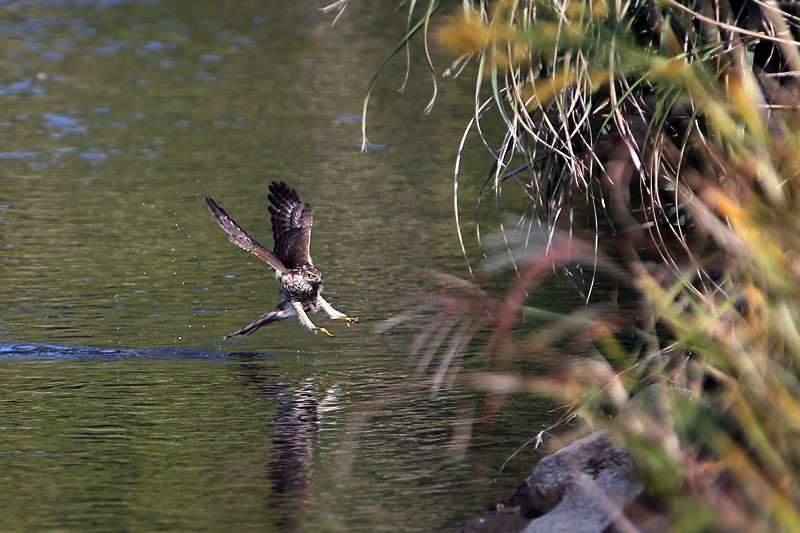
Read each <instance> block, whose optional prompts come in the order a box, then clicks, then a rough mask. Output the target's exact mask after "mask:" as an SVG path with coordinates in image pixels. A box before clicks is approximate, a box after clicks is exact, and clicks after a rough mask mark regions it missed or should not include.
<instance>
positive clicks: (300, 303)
mask: <svg viewBox="0 0 800 533" xmlns="http://www.w3.org/2000/svg"><path fill="white" fill-rule="evenodd" d="M269 190H270V193H271V194H270V195H269V201H270V202H271V203H272V205H271V206H269V212H270V215H271V216H272V236H273V239H274V241H275V244H274V247H273V249H272V251H270V250H268V249H267V248H265V247H264V246H262V245H261V244H259V243H258V241H256V240H255V239H253V238H252V237H250V236H249V235H248V234H247V232H245V231H244V230H243V229H242V228H241V227H240V226H239V225H238V224H237V223H236V222H234V220H233V219H232V218H231V217H230V216H228V214H227V213H226V212H225V210H223V209H222V208H221V207H220V206H218V205H217V204H216V202H214V200H212V199H211V198H208V197H207V196H206V195H203V198H204V199H205V201H206V205H207V206H208V208H209V210H211V213H212V214H213V215H214V218H215V219H216V221H217V223H218V224H219V225H220V227H221V228H222V229H223V230H225V233H226V234H227V235H228V239H229V240H230V241H231V242H232V243H234V244H235V245H237V246H239V247H240V248H243V249H245V250H247V251H248V252H251V253H253V254H255V255H257V256H258V257H260V258H261V259H263V260H264V261H266V262H267V264H269V265H270V266H271V267H272V268H274V269H275V271H276V277H277V278H278V279H280V280H281V283H282V287H281V290H280V295H281V296H282V297H283V298H284V301H283V302H281V303H280V305H278V306H277V307H276V308H275V309H272V310H271V311H268V312H267V313H264V314H263V315H261V316H260V317H258V318H257V319H255V320H254V321H253V322H251V323H250V324H248V325H246V326H245V327H243V328H242V329H240V330H238V331H234V332H233V333H231V334H230V335H228V336H227V337H226V338H228V337H233V336H234V335H244V334H247V333H251V332H253V331H255V330H256V329H258V328H260V327H261V326H264V325H266V324H269V323H271V322H275V321H278V320H283V319H285V318H289V317H292V316H296V317H297V318H298V319H299V320H300V323H301V324H303V325H304V326H305V327H306V328H307V329H308V330H309V331H311V332H312V333H317V332H318V331H322V332H323V333H325V334H326V335H328V336H330V337H333V335H331V333H330V332H329V331H328V330H327V329H325V328H318V327H317V326H315V325H314V323H313V322H312V321H311V319H310V318H309V317H308V313H309V312H315V313H316V312H317V311H319V310H322V311H324V312H325V313H326V314H327V315H328V316H329V317H330V318H332V319H335V320H344V321H345V322H346V323H347V325H348V327H349V326H350V323H351V322H357V321H358V318H350V317H348V316H347V315H345V314H344V313H342V312H340V311H337V310H336V309H334V308H333V306H331V305H330V304H329V303H328V302H327V301H325V299H324V298H323V297H322V294H321V292H322V274H321V273H320V271H319V269H317V268H316V267H315V266H314V262H313V261H312V260H311V253H310V245H311V226H312V224H313V220H314V213H313V210H312V209H311V206H310V205H309V204H303V201H302V200H301V198H300V195H299V194H298V193H297V191H295V190H294V189H292V188H291V187H289V186H288V185H286V183H284V182H282V181H281V182H274V181H273V182H272V184H271V185H270V186H269Z"/></svg>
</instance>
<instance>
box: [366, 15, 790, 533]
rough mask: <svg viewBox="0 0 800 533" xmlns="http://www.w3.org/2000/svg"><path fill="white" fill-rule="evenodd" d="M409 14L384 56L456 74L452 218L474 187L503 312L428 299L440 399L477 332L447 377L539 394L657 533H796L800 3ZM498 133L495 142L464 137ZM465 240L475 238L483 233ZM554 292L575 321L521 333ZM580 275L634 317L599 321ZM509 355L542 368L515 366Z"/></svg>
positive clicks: (605, 312) (466, 290) (463, 298)
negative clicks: (445, 56) (601, 439)
mask: <svg viewBox="0 0 800 533" xmlns="http://www.w3.org/2000/svg"><path fill="white" fill-rule="evenodd" d="M410 7H411V16H410V17H409V26H408V27H409V34H408V37H407V39H405V40H404V41H403V42H401V43H400V45H399V46H398V49H396V50H395V51H394V52H393V53H392V56H390V58H391V57H393V56H394V55H395V54H396V53H397V52H398V51H399V50H402V49H403V47H404V46H405V45H407V44H408V41H409V40H410V39H411V38H412V37H414V36H415V35H421V36H424V38H425V43H426V50H427V49H428V47H429V46H430V47H432V46H438V47H441V48H442V49H444V50H445V51H446V52H447V53H449V54H450V56H451V58H452V59H453V63H452V65H450V66H449V68H448V69H447V73H449V74H458V73H461V74H462V76H466V74H464V72H467V73H469V72H474V73H475V77H474V79H472V80H471V81H467V80H462V82H463V83H474V84H475V87H476V93H475V108H474V115H473V117H472V120H471V121H470V123H469V124H468V125H467V126H466V130H465V135H464V138H462V140H461V144H460V146H459V145H458V140H454V152H456V153H457V157H456V162H455V172H454V183H455V194H456V196H457V200H456V205H457V206H458V205H460V202H462V201H463V198H460V199H459V198H458V195H459V194H460V190H461V188H462V184H463V183H464V181H465V180H475V179H478V180H480V181H479V183H480V191H481V192H480V195H479V198H476V199H475V201H476V202H480V201H484V202H486V201H488V200H491V202H492V203H494V205H495V206H496V209H497V215H498V216H497V218H496V220H497V221H498V222H497V224H496V227H494V228H492V229H493V230H494V232H496V233H498V234H500V235H501V239H500V240H501V242H502V246H501V247H500V250H501V251H499V252H495V254H496V255H503V256H504V257H506V259H507V263H508V264H509V265H511V267H512V269H513V272H515V274H516V281H515V282H514V283H513V284H512V286H511V288H510V289H509V290H508V292H507V294H506V295H505V297H504V298H502V299H492V298H491V297H489V296H488V295H487V294H486V293H484V292H482V291H481V290H480V289H479V288H478V287H477V285H476V284H474V283H472V282H469V283H468V282H463V285H462V288H461V289H460V290H461V291H462V294H461V295H460V296H455V297H453V296H448V297H447V298H445V297H442V298H441V299H436V298H431V299H428V300H427V301H428V305H429V306H431V307H432V308H434V309H435V308H436V307H437V305H439V308H438V312H439V313H440V314H441V316H445V317H449V318H447V319H442V320H441V321H440V324H441V328H439V329H438V330H436V331H437V332H438V333H437V334H436V335H430V338H428V339H422V340H421V341H420V343H421V344H423V343H425V342H428V343H431V342H433V343H434V345H433V346H434V347H441V350H440V352H442V353H441V355H442V357H443V363H442V365H441V366H440V367H439V370H437V371H436V372H433V373H432V375H434V378H435V379H436V380H438V381H437V382H436V386H441V385H442V383H446V381H447V379H445V378H447V377H448V376H450V378H448V379H452V374H448V368H449V369H450V370H453V369H452V367H450V363H451V362H452V361H455V360H457V359H458V353H459V351H460V350H462V349H463V347H464V346H465V345H466V343H468V342H469V340H470V339H473V338H474V335H475V334H476V333H477V332H478V331H480V330H481V328H489V329H490V331H491V334H490V335H489V336H488V340H484V341H483V343H484V346H483V349H484V351H485V353H486V357H487V360H488V361H489V364H488V366H487V370H486V371H485V372H482V373H472V374H467V373H462V374H461V376H460V377H461V379H466V380H469V381H470V382H472V383H474V384H475V385H476V386H478V387H480V388H483V389H485V390H486V391H488V392H489V393H490V394H493V395H496V397H497V398H502V397H504V395H507V394H509V393H512V392H519V391H530V392H534V393H546V394H549V395H550V396H552V397H555V398H557V399H558V400H559V401H560V402H561V403H563V404H565V405H568V406H569V407H568V409H567V415H568V416H565V418H569V416H571V415H572V414H575V413H579V414H580V416H581V418H582V420H583V421H584V424H583V425H582V426H581V427H592V428H594V429H598V428H606V429H608V430H610V431H611V432H612V433H613V434H614V435H616V437H617V438H618V439H619V441H620V442H621V443H622V444H623V445H624V447H625V448H626V449H627V450H629V451H630V452H631V453H632V454H633V455H634V457H635V458H636V463H637V465H638V467H639V473H640V474H641V476H642V478H643V479H644V480H645V482H646V487H647V493H648V495H649V496H650V497H651V498H653V501H654V502H658V506H659V508H660V510H661V511H662V512H663V514H665V515H666V516H668V517H669V518H668V519H669V521H670V524H671V526H672V528H674V529H675V530H680V531H692V530H698V531H699V530H708V529H709V528H711V529H714V528H717V529H724V530H748V531H749V530H764V529H769V530H772V529H776V530H795V529H800V483H798V480H800V371H798V366H799V365H800V176H799V175H798V174H800V107H798V106H799V104H798V102H800V91H798V75H800V74H798V73H800V42H799V40H798V37H799V36H800V7H798V6H797V4H796V3H793V2H773V1H766V0H763V1H762V0H753V1H748V0H717V1H711V0H697V1H686V0H663V1H660V2H657V1H654V0H653V1H648V0H629V1H626V2H619V1H610V0H574V1H571V2H560V1H537V0H518V1H485V0H484V1H474V2H463V3H461V4H454V5H451V6H444V7H442V2H438V1H435V0H434V1H431V2H430V3H426V4H425V5H423V6H415V3H414V2H412V3H411V6H410ZM415 21H416V22H415ZM426 62H427V63H429V64H431V62H430V57H429V56H428V57H426ZM465 65H472V66H470V67H466V68H465ZM431 68H432V69H434V71H435V67H434V66H433V65H432V64H431ZM462 69H463V70H462ZM373 81H374V80H373ZM365 106H366V103H365ZM497 121H500V122H501V123H502V124H503V125H504V126H505V134H504V136H503V137H502V139H500V140H499V141H495V140H493V139H491V138H489V137H488V136H485V135H484V134H483V131H484V130H485V129H487V128H485V127H484V126H485V125H486V124H488V123H494V122H497ZM470 136H477V137H479V138H480V139H481V141H482V142H483V146H484V147H485V153H486V154H487V156H486V160H487V165H486V172H485V174H484V175H483V176H480V177H478V178H475V177H474V176H466V175H462V173H461V170H460V169H461V165H460V161H461V157H462V155H463V150H464V147H465V146H466V139H468V138H469V137H470ZM492 196H493V197H492ZM506 206H508V207H506ZM456 216H457V218H458V224H459V225H458V227H459V238H460V239H461V241H462V248H463V250H464V255H465V257H466V259H467V262H468V264H469V265H470V270H471V269H472V264H474V263H475V258H473V257H471V256H470V255H469V254H468V253H467V251H466V250H467V249H468V247H467V246H465V245H464V244H463V243H464V242H465V241H466V240H468V239H471V238H472V237H471V233H470V234H468V233H467V232H466V231H465V229H466V228H467V227H468V226H469V224H468V223H467V222H465V216H464V214H463V213H460V212H458V210H457V213H456ZM476 220H477V217H476ZM476 229H477V232H476V235H477V237H476V239H477V240H478V242H479V243H480V244H482V243H481V235H485V234H487V233H488V232H489V230H488V229H487V228H485V227H484V228H483V229H482V228H481V227H480V226H478V227H477V228H476ZM576 273H581V274H584V275H583V277H581V276H577V275H576ZM587 273H588V277H587V275H586V274H587ZM551 276H558V277H561V278H562V279H566V280H570V281H571V282H573V284H574V285H575V287H576V289H577V290H579V291H581V294H582V295H583V296H584V297H585V300H586V306H585V307H584V308H581V309H580V310H578V311H576V312H575V313H574V314H573V315H571V316H568V317H563V316H562V317H553V316H547V317H546V318H547V320H546V326H540V327H537V326H536V324H537V319H540V318H542V316H543V313H542V311H541V310H540V309H539V307H541V306H539V305H537V302H535V301H532V298H531V295H533V294H536V290H537V287H539V286H540V285H541V283H542V282H543V281H544V280H545V279H546V278H548V277H551ZM578 278H580V279H578ZM598 279H606V280H611V281H612V282H617V283H618V284H619V285H620V287H626V288H627V289H628V290H629V293H628V294H631V295H635V297H633V299H634V300H636V301H635V302H634V303H631V304H628V305H622V306H617V307H612V306H610V305H609V304H608V303H607V302H597V303H595V301H594V300H593V297H592V291H593V289H594V284H595V282H596V280H598ZM450 284H451V285H454V284H453V283H450ZM456 285H457V284H456ZM454 302H460V303H459V304H458V305H457V304H456V303H454ZM523 321H524V327H522V324H523ZM427 353H429V354H430V353H432V351H431V350H428V352H427ZM429 358H430V356H429ZM520 360H524V361H527V362H529V363H530V362H535V363H537V364H538V365H539V367H542V368H543V367H547V368H548V374H546V375H534V374H532V373H520V372H516V371H513V370H514V368H516V367H515V366H514V365H513V364H510V363H509V362H510V361H520Z"/></svg>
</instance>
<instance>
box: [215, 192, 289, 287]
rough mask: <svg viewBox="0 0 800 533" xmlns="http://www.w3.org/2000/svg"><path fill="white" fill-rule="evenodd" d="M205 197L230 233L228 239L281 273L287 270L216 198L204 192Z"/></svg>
mask: <svg viewBox="0 0 800 533" xmlns="http://www.w3.org/2000/svg"><path fill="white" fill-rule="evenodd" d="M203 199H204V200H205V201H206V205H207V206H208V209H209V210H210V211H211V214H213V215H214V218H215V219H216V220H217V224H219V226H220V227H221V228H222V229H223V230H225V233H227V234H228V240H230V241H231V242H232V243H233V244H235V245H236V246H238V247H240V248H243V249H245V250H247V251H248V252H250V253H253V254H255V255H257V256H258V257H260V258H261V259H263V260H264V261H266V262H267V263H268V264H269V265H270V266H271V267H272V268H274V269H275V270H277V271H278V272H280V273H281V274H282V273H283V272H285V271H286V267H285V266H284V264H283V263H282V262H281V260H280V259H278V258H277V257H276V256H275V254H274V253H272V252H270V251H269V250H268V249H267V248H265V247H264V246H262V245H261V244H259V243H258V241H256V240H255V239H254V238H252V237H251V236H250V235H248V234H247V232H245V231H244V230H243V229H242V228H241V227H239V225H238V224H237V223H236V222H234V220H233V219H232V218H231V217H229V216H228V213H226V212H225V210H224V209H222V208H221V207H220V206H218V205H217V203H216V202H215V201H214V200H212V199H211V198H209V197H207V196H206V195H205V194H203Z"/></svg>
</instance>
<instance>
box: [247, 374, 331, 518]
mask: <svg viewBox="0 0 800 533" xmlns="http://www.w3.org/2000/svg"><path fill="white" fill-rule="evenodd" d="M245 366H246V367H249V368H247V369H246V373H247V378H248V381H250V384H251V385H252V384H254V382H256V383H257V384H258V387H259V393H260V395H263V396H267V397H268V398H269V400H270V403H272V402H274V404H275V405H276V407H277V413H276V416H275V419H274V422H273V427H274V429H275V433H274V437H273V439H272V442H271V443H270V444H271V455H270V460H269V463H268V465H267V473H266V474H267V476H266V477H267V478H268V480H269V482H270V483H271V485H272V496H273V498H271V501H270V502H268V503H269V504H270V505H274V504H275V503H276V502H278V505H280V508H281V513H280V520H279V523H278V524H276V525H278V526H279V529H280V530H281V531H299V530H302V526H303V523H304V522H305V520H306V517H307V516H308V513H310V512H313V507H314V497H313V491H312V490H311V483H312V462H313V459H314V453H315V449H316V446H317V439H318V436H319V432H320V423H321V419H322V416H323V414H324V413H325V411H327V410H332V409H336V408H337V407H336V406H337V404H338V392H339V390H340V389H338V388H337V387H329V388H327V389H326V390H325V391H324V393H323V394H322V399H318V398H319V396H320V392H319V391H320V387H319V386H318V384H317V381H316V379H317V378H316V377H314V376H309V377H308V378H306V379H304V380H303V381H301V382H300V383H287V382H281V381H277V380H276V378H277V376H265V375H263V374H262V373H261V372H262V371H263V368H259V367H258V366H251V365H245Z"/></svg>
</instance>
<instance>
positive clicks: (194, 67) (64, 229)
mask: <svg viewBox="0 0 800 533" xmlns="http://www.w3.org/2000/svg"><path fill="white" fill-rule="evenodd" d="M319 7H321V4H320V5H316V4H314V3H308V2H306V3H293V2H266V3H265V2H256V1H250V2H248V1H240V2H234V3H222V2H216V1H207V2H189V1H178V2H163V1H155V0H153V1H141V2H133V1H131V2H126V1H122V0H119V1H96V2H91V1H85V0H83V1H78V0H76V1H74V2H71V1H66V0H64V1H45V0H42V1H40V2H30V1H19V2H14V1H12V2H6V3H4V4H3V5H2V6H0V21H2V22H0V45H2V46H0V50H2V56H0V57H2V62H0V102H2V107H0V139H2V148H0V248H2V254H0V277H1V278H2V284H0V299H2V302H3V305H2V308H0V375H2V388H1V389H0V391H1V392H0V405H2V411H0V412H2V416H1V417H0V485H2V486H3V487H4V490H3V493H4V495H3V504H2V506H0V523H2V524H3V527H2V529H3V530H4V531H13V530H25V531H39V530H63V531H110V530H115V531H126V530H136V531H153V530H220V529H223V528H231V529H232V530H235V531H248V530H258V531H270V530H272V531H282V530H309V529H311V530H325V531H343V530H347V531H397V530H399V529H402V530H407V531H433V530H449V529H452V528H453V527H455V526H457V525H458V524H460V523H461V521H463V520H464V519H465V518H467V517H469V516H471V515H474V514H479V513H480V512H481V511H482V509H483V508H484V507H485V504H486V502H487V501H489V500H491V499H493V498H495V497H497V496H500V495H507V494H509V493H510V491H512V490H513V488H514V487H515V486H516V484H517V483H518V482H519V481H520V479H521V476H522V474H523V473H524V472H525V471H526V470H527V469H529V467H530V466H531V465H532V464H533V463H534V462H535V459H536V458H537V457H538V453H539V452H536V451H533V450H527V451H526V452H524V453H522V454H521V455H519V456H518V457H517V458H516V459H515V460H514V461H512V463H511V465H510V467H509V469H508V471H507V472H505V473H503V474H502V475H500V476H498V474H497V470H498V468H499V466H500V465H501V464H502V463H503V461H504V460H505V459H506V458H507V457H508V456H509V455H510V454H511V453H513V452H514V451H515V450H516V448H517V447H518V446H519V445H520V444H521V443H523V442H525V441H526V440H527V439H528V438H530V436H532V435H533V434H535V433H536V432H537V431H538V430H539V429H541V428H543V427H545V426H546V425H547V423H548V421H549V420H551V418H552V415H551V414H549V413H548V412H547V409H548V407H549V406H548V405H545V404H540V403H537V402H531V401H530V400H526V399H521V398H512V400H511V401H510V402H509V403H508V404H506V405H507V409H504V410H503V412H501V413H500V414H499V415H498V416H497V419H496V420H493V424H494V430H493V432H491V434H490V435H489V436H488V437H487V435H475V436H473V435H471V434H470V432H469V431H468V428H469V427H470V422H471V421H472V420H473V418H474V417H475V416H476V414H478V413H480V409H481V405H482V402H483V400H484V398H483V396H482V395H481V394H479V393H478V392H476V391H474V390H471V389H469V388H465V387H460V386H457V387H455V388H454V389H452V390H446V391H442V392H440V393H439V394H438V395H437V396H432V395H431V394H430V392H429V391H428V390H427V389H426V388H425V387H423V386H420V387H416V386H412V385H410V383H411V381H409V378H410V377H411V376H413V365H410V364H409V363H408V361H407V352H408V347H409V344H410V341H411V338H412V335H413V331H412V330H411V329H409V328H399V329H396V330H393V331H391V332H389V333H382V334H376V333H375V326H376V324H379V323H380V322H381V321H382V320H385V319H386V318H388V317H391V316H393V315H396V314H397V313H399V312H401V311H403V309H404V305H405V304H404V303H403V301H402V300H401V298H402V297H403V296H405V295H407V294H409V293H415V292H418V291H419V289H420V287H421V286H422V285H423V284H424V281H423V279H424V276H422V275H421V274H420V273H419V272H417V271H416V270H414V267H425V268H432V269H437V270H442V271H445V272H450V273H454V274H457V275H464V273H465V270H464V264H463V261H462V259H461V257H460V249H459V246H458V242H457V239H456V236H455V232H454V224H453V218H452V211H451V209H452V196H451V194H452V183H451V181H450V175H451V171H452V170H451V169H452V161H453V157H454V154H455V146H456V142H457V139H458V138H459V135H460V133H461V128H463V126H464V124H465V123H466V120H467V118H468V115H469V113H470V109H471V106H472V104H471V98H472V96H471V94H470V91H471V83H469V82H462V83H452V82H445V83H444V84H443V85H442V86H441V87H440V90H441V91H442V92H443V94H442V95H441V96H440V104H439V105H437V107H436V108H435V109H434V113H433V114H432V115H430V116H424V115H423V114H422V109H423V108H424V105H425V103H427V100H428V98H429V97H430V91H431V85H430V82H429V78H427V74H426V73H425V72H424V71H423V70H422V69H421V68H419V65H422V64H423V63H422V60H421V59H420V57H417V61H416V66H414V67H413V69H412V78H411V82H410V83H409V85H408V87H407V88H406V90H405V92H404V93H402V94H399V93H397V91H396V90H397V88H398V87H399V86H400V85H401V84H402V79H403V76H404V72H403V67H402V65H401V63H398V64H397V66H396V67H394V68H392V69H389V71H387V72H386V74H385V76H384V77H383V78H382V79H381V82H380V83H379V84H378V86H377V88H376V91H375V93H374V94H373V97H372V107H371V110H370V122H369V139H370V142H371V143H372V146H371V148H372V149H370V150H369V151H368V152H366V153H361V152H360V151H359V143H360V124H359V122H358V121H357V120H353V119H352V117H354V116H356V115H358V114H359V113H360V111H361V105H362V98H363V96H364V94H365V90H366V87H367V84H368V82H369V80H370V78H371V76H372V74H373V73H374V69H375V68H376V66H377V65H378V64H379V63H380V61H382V59H383V57H384V56H385V54H386V53H388V51H390V50H391V49H392V47H393V46H394V45H395V44H396V42H397V41H398V40H399V39H400V38H401V36H402V32H403V28H404V17H405V14H404V13H402V10H403V9H404V8H401V10H400V12H397V11H395V10H394V7H395V6H386V7H383V8H371V7H369V8H368V7H363V6H362V7H358V5H357V3H354V5H353V6H351V7H349V8H348V11H347V12H346V13H345V15H344V16H343V17H342V18H340V19H339V21H338V22H337V24H336V26H335V27H333V28H331V26H330V23H331V21H332V20H333V17H332V16H329V15H322V14H320V12H319V11H318V8H319ZM414 50H415V53H416V54H421V51H420V50H419V49H418V48H415V49H414ZM440 65H441V69H443V68H444V67H445V66H446V62H445V61H443V60H441V59H440ZM467 164H469V161H468V162H467ZM272 180H286V181H287V182H289V183H290V184H291V185H292V186H293V187H295V188H297V189H298V190H299V191H300V192H301V194H302V196H303V198H304V200H305V201H308V202H310V203H312V205H313V207H314V213H315V226H314V236H313V240H312V254H313V256H314V260H315V263H316V264H317V265H318V266H319V267H320V268H321V270H322V272H323V274H324V276H325V280H326V293H325V294H326V297H327V298H328V299H329V300H330V301H331V302H332V303H333V305H334V306H336V307H337V308H338V309H340V310H342V311H344V312H346V313H348V314H350V315H351V316H360V317H361V320H362V323H361V324H357V325H355V326H354V327H353V328H352V329H351V330H349V331H348V330H347V329H346V328H345V327H344V325H342V324H339V323H329V322H328V321H327V319H326V318H325V317H324V316H322V315H317V316H315V317H313V318H314V320H315V321H316V323H317V324H318V325H324V326H326V327H328V328H329V329H330V330H331V331H332V332H333V333H335V334H336V335H337V336H336V338H334V339H327V338H325V337H323V336H321V335H317V336H315V335H311V334H309V333H308V332H307V331H305V330H304V329H303V328H302V327H301V326H300V325H299V324H298V323H297V322H296V321H285V322H282V323H279V324H273V325H270V326H268V327H265V328H262V329H261V330H259V331H258V332H257V333H255V334H254V335H251V336H248V337H243V338H237V339H231V340H229V341H225V342H223V341H222V336H223V335H225V334H227V333H230V332H231V331H233V330H235V329H238V328H239V327H241V326H243V325H244V324H246V323H248V322H249V321H251V320H252V319H253V318H255V317H256V316H258V315H259V314H261V313H262V312H264V311H265V310H267V309H269V308H271V307H272V306H274V305H275V304H276V303H277V302H278V301H279V298H278V295H277V289H278V283H277V282H276V281H275V280H274V276H273V274H272V273H271V272H269V271H268V270H267V269H266V268H265V265H264V264H263V263H262V262H260V261H259V260H258V259H257V258H255V257H254V256H251V255H249V254H247V253H246V252H244V251H242V250H240V249H238V248H236V247H234V246H232V245H231V244H230V243H228V242H227V240H226V239H225V237H224V234H223V233H222V231H221V230H220V229H219V227H217V225H216V224H215V223H214V221H213V219H212V218H211V216H210V214H209V213H208V211H207V210H206V208H205V206H204V204H203V202H202V199H201V196H200V194H201V192H205V193H206V194H208V195H209V196H213V197H214V198H215V199H216V200H217V201H218V202H219V203H220V205H222V206H223V207H224V208H225V209H226V210H227V211H228V212H229V213H230V214H231V215H232V216H233V217H234V218H235V219H236V220H237V221H238V222H239V223H240V224H241V225H242V226H243V227H244V228H245V229H247V230H248V231H249V232H250V233H251V234H252V235H253V236H254V237H255V238H256V239H260V240H261V241H262V242H265V243H270V242H271V231H270V225H269V214H268V212H267V210H266V204H267V185H268V184H269V182H270V181H272ZM473 187H474V186H473ZM470 191H471V192H473V193H474V188H473V189H469V188H467V189H466V190H465V192H466V193H467V194H468V193H469V192H470ZM476 356H477V354H472V357H473V358H476ZM515 402H516V403H515ZM515 407H516V408H515ZM495 480H496V482H495Z"/></svg>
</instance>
